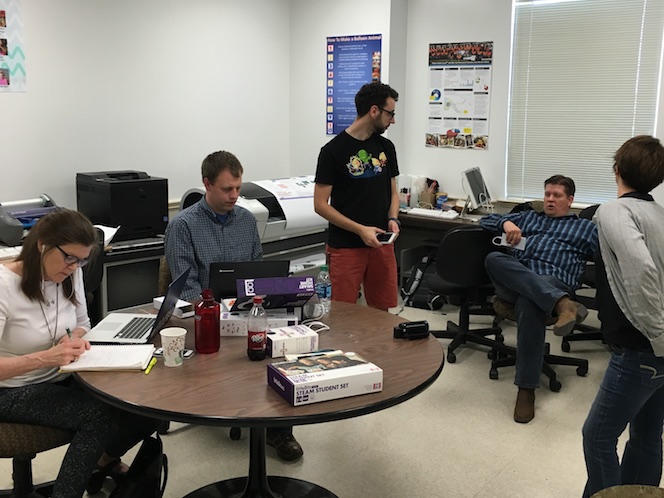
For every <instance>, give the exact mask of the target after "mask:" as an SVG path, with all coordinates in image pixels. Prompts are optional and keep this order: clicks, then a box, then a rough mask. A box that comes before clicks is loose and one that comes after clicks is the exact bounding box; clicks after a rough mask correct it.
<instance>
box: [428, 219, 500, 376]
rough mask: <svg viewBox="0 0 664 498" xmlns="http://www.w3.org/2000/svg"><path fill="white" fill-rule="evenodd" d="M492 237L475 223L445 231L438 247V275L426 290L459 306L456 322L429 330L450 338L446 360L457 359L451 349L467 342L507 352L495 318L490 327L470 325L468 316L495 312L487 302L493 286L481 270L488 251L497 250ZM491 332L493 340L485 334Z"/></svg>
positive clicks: (440, 336) (438, 336)
mask: <svg viewBox="0 0 664 498" xmlns="http://www.w3.org/2000/svg"><path fill="white" fill-rule="evenodd" d="M491 238H492V234H491V233H489V232H487V231H486V230H484V229H483V228H481V227H478V226H468V227H459V228H453V229H452V230H449V231H448V232H446V233H445V235H444V236H443V240H442V241H441V243H440V246H439V248H438V253H437V255H436V272H437V274H436V275H435V276H433V278H431V279H430V283H429V289H430V291H431V292H433V293H436V294H439V295H441V296H444V297H445V298H446V300H447V301H448V302H450V303H451V304H456V305H458V306H459V324H456V323H454V322H452V321H448V322H447V330H434V331H431V334H432V335H433V336H434V337H437V338H443V339H452V342H451V343H450V344H449V346H448V349H447V361H448V362H449V363H454V362H456V354H455V353H454V351H455V350H456V349H457V348H458V347H459V346H461V345H462V344H465V343H467V342H470V343H475V344H480V345H483V346H488V347H490V348H491V349H492V351H504V352H505V354H507V351H506V350H505V349H504V348H503V345H502V342H503V335H502V329H501V328H500V327H498V326H497V323H496V321H495V320H494V323H493V325H492V326H491V327H487V328H475V329H471V328H470V316H471V315H492V316H493V315H495V313H494V311H493V308H492V306H491V303H490V302H489V297H490V296H492V295H493V292H494V290H493V285H491V281H490V280H489V276H488V275H487V273H486V270H485V269H484V259H485V258H486V256H487V254H489V253H490V252H492V251H495V250H497V248H496V246H494V245H493V244H492V243H491ZM490 335H494V336H495V340H493V339H490V338H488V337H487V336H490Z"/></svg>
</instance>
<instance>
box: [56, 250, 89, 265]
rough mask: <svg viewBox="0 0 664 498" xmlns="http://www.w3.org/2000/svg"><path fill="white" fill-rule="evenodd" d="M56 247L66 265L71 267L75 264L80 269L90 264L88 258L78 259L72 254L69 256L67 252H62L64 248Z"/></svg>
mask: <svg viewBox="0 0 664 498" xmlns="http://www.w3.org/2000/svg"><path fill="white" fill-rule="evenodd" d="M55 247H57V248H58V250H59V251H60V252H61V253H62V255H63V256H64V258H65V264H66V265H67V266H70V265H73V264H74V263H76V266H78V267H79V268H83V267H84V266H85V265H87V264H88V262H89V259H88V258H83V259H78V258H77V257H76V256H72V255H71V254H67V253H66V252H65V251H63V250H62V247H60V246H55Z"/></svg>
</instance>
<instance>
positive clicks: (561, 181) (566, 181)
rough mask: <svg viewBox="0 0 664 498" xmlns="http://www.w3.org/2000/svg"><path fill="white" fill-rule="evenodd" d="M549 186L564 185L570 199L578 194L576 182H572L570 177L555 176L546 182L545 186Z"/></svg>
mask: <svg viewBox="0 0 664 498" xmlns="http://www.w3.org/2000/svg"><path fill="white" fill-rule="evenodd" d="M547 185H562V186H563V187H565V193H566V194H567V196H568V197H569V196H571V195H574V193H575V192H576V185H575V184H574V180H572V179H571V178H570V177H569V176H563V175H553V176H552V177H550V178H547V179H546V181H545V182H544V186H545V187H546V186H547Z"/></svg>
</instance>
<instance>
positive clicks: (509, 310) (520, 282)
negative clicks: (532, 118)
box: [480, 175, 597, 423]
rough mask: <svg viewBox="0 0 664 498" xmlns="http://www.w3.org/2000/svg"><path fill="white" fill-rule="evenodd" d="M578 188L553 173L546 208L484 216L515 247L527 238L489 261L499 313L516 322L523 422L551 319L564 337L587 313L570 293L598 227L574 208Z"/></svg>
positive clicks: (518, 411)
mask: <svg viewBox="0 0 664 498" xmlns="http://www.w3.org/2000/svg"><path fill="white" fill-rule="evenodd" d="M575 190H576V187H575V185H574V180H572V179H571V178H569V177H566V176H562V175H554V176H552V177H551V178H549V179H547V180H546V181H545V182H544V212H542V213H538V212H536V211H532V210H531V211H522V212H520V213H512V214H506V215H499V214H491V215H488V216H485V217H484V218H482V219H481V220H480V224H481V225H482V227H484V228H485V229H487V230H489V231H491V232H493V233H496V234H502V233H504V234H505V238H506V240H507V242H508V243H509V244H510V245H511V246H516V245H517V244H518V243H519V242H520V241H521V239H522V238H525V239H526V246H525V248H524V249H523V250H520V249H516V248H514V247H512V248H511V249H509V250H508V253H507V254H506V253H502V252H492V253H490V254H489V255H488V256H487V258H486V261H485V265H486V269H487V272H488V274H489V277H490V278H491V281H492V282H493V284H494V287H495V289H496V300H495V301H494V308H495V309H496V312H497V313H498V315H500V316H503V317H506V318H513V319H515V320H516V322H517V346H516V350H517V353H516V377H515V379H514V383H515V384H516V385H517V386H518V388H519V392H518V394H517V400H516V406H515V408H514V420H515V421H516V422H520V423H528V422H530V421H531V420H532V419H533V418H534V417H535V389H536V388H537V387H539V383H540V374H541V370H542V362H543V359H544V343H545V340H544V337H545V332H546V324H547V322H549V321H551V322H552V323H554V326H553V331H554V333H555V334H556V335H559V336H562V335H567V334H569V333H570V332H572V330H573V329H574V325H575V324H576V323H577V322H580V321H583V320H584V319H585V317H586V315H587V314H588V311H587V310H586V309H585V307H584V306H583V305H581V304H579V303H577V302H575V301H572V299H571V298H572V297H573V296H574V290H575V289H576V288H577V287H578V286H579V279H580V277H581V274H582V272H583V269H584V267H585V262H586V261H587V260H589V259H590V258H591V257H592V255H593V253H594V252H595V249H596V248H597V227H596V226H595V224H594V223H593V222H592V221H590V220H586V219H582V218H579V217H578V216H577V215H576V214H572V213H570V207H571V205H572V201H573V200H574V193H575Z"/></svg>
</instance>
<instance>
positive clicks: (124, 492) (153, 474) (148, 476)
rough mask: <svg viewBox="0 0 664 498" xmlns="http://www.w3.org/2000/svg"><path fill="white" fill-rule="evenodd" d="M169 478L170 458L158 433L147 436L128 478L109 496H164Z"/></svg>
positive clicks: (142, 497)
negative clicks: (153, 435) (165, 453)
mask: <svg viewBox="0 0 664 498" xmlns="http://www.w3.org/2000/svg"><path fill="white" fill-rule="evenodd" d="M167 480H168V458H167V457H166V455H164V447H163V444H162V442H161V439H160V438H159V435H158V434H155V437H147V438H145V439H144V440H143V444H141V447H140V448H139V450H138V453H136V457H135V458H134V461H133V462H132V463H131V466H130V467H129V471H128V472H127V478H126V480H125V481H124V482H123V483H121V484H119V485H118V486H117V487H116V488H115V489H114V490H113V492H112V493H111V494H110V495H109V497H108V498H162V497H163V496H164V491H165V490H166V481H167Z"/></svg>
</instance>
